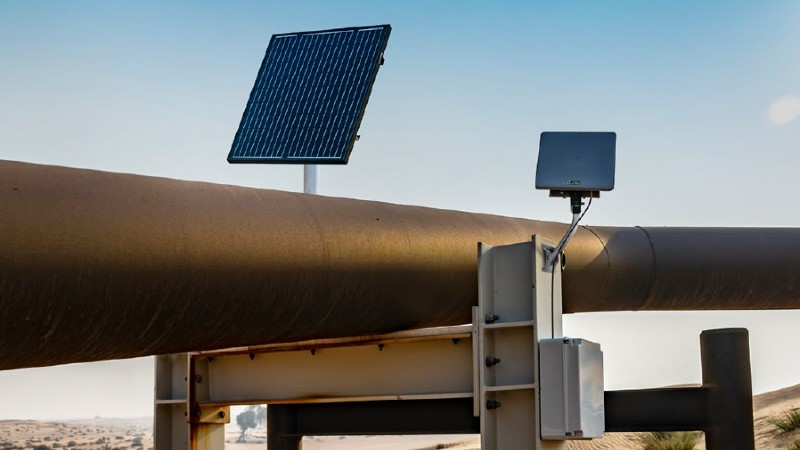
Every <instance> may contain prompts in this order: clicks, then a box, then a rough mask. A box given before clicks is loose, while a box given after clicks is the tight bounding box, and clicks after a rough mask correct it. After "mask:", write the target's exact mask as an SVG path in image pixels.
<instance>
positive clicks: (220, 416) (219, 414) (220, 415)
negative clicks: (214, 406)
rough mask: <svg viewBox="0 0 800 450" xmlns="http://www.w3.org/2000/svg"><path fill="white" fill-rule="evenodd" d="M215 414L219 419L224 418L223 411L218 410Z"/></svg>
mask: <svg viewBox="0 0 800 450" xmlns="http://www.w3.org/2000/svg"><path fill="white" fill-rule="evenodd" d="M217 415H218V416H219V418H220V419H224V418H225V411H220V412H218V413H217Z"/></svg>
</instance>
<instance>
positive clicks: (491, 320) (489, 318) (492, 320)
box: [485, 314, 500, 323]
mask: <svg viewBox="0 0 800 450" xmlns="http://www.w3.org/2000/svg"><path fill="white" fill-rule="evenodd" d="M498 320H500V316H498V315H497V314H487V315H486V320H485V321H486V323H495V322H497V321H498Z"/></svg>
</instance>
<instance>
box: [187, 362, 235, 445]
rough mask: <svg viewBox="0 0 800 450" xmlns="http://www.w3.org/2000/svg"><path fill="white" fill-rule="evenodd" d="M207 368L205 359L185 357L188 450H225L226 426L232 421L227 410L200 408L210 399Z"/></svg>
mask: <svg viewBox="0 0 800 450" xmlns="http://www.w3.org/2000/svg"><path fill="white" fill-rule="evenodd" d="M208 364H209V362H208V359H195V358H192V357H188V370H187V372H188V377H187V380H186V383H187V391H188V394H189V395H188V399H187V402H186V404H187V410H188V411H189V450H225V424H226V423H230V421H231V419H230V408H229V407H228V406H223V407H212V408H208V407H201V406H200V404H199V402H202V401H204V400H208V397H209V380H208V375H209V371H208Z"/></svg>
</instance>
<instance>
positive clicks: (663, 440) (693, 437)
mask: <svg viewBox="0 0 800 450" xmlns="http://www.w3.org/2000/svg"><path fill="white" fill-rule="evenodd" d="M699 437H700V433H699V432H697V431H675V432H672V431H655V432H652V433H647V434H644V435H642V437H641V439H640V442H641V444H642V449H643V450H694V447H695V445H696V444H697V438H699Z"/></svg>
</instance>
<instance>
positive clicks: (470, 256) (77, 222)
mask: <svg viewBox="0 0 800 450" xmlns="http://www.w3.org/2000/svg"><path fill="white" fill-rule="evenodd" d="M565 228H566V225H564V224H557V223H550V222H541V221H535V220H525V219H515V218H508V217H499V216H491V215H485V214H472V213H464V212H457V211H447V210H437V209H431V208H422V207H415V206H400V205H392V204H387V203H380V202H368V201H359V200H351V199H342V198H332V197H321V196H309V195H304V194H296V193H288V192H280V191H271V190H259V189H251V188H243V187H235V186H225V185H215V184H210V183H198V182H187V181H177V180H170V179H163V178H152V177H143V176H137V175H126V174H114V173H105V172H98V171H92V170H81V169H69V168H63V167H53V166H41V165H35V164H27V163H18V162H7V161H0V370H1V369H12V368H19V367H35V366H45V365H54V364H64V363H71V362H81V361H95V360H103V359H116V358H129V357H136V356H143V355H153V354H164V353H179V352H187V351H197V350H208V349H216V348H228V347H237V346H246V345H257V344H268V343H272V342H282V341H284V342H285V341H299V340H307V339H317V338H331V337H342V336H353V335H367V334H375V333H384V332H390V331H396V330H402V329H412V328H421V327H431V326H444V325H456V324H462V323H468V322H469V321H470V307H471V306H472V305H473V304H475V303H476V292H477V273H476V245H477V242H479V241H483V242H486V243H489V244H492V245H499V244H507V243H514V242H521V241H526V240H529V239H530V236H531V235H532V234H541V235H544V236H547V237H549V238H550V239H552V240H558V239H559V238H560V237H561V235H562V234H563V232H564V230H565ZM566 253H567V255H568V259H567V264H568V265H567V269H566V271H565V274H564V309H565V311H567V312H586V311H620V310H691V309H778V308H797V307H800V286H798V281H797V276H796V274H797V273H798V269H800V230H795V229H734V228H700V229H698V228H647V229H642V228H614V227H591V229H587V228H583V229H581V230H579V231H578V233H577V234H576V236H575V238H573V241H572V242H571V243H570V245H569V246H568V247H567V251H566Z"/></svg>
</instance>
